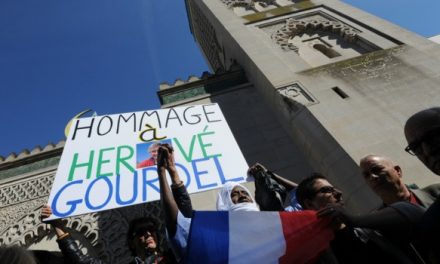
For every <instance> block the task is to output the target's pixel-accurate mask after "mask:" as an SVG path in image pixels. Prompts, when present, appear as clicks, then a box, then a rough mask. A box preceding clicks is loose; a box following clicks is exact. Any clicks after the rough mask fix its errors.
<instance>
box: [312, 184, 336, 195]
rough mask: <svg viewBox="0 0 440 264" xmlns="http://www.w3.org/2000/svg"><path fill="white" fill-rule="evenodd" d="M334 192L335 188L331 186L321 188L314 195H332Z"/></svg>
mask: <svg viewBox="0 0 440 264" xmlns="http://www.w3.org/2000/svg"><path fill="white" fill-rule="evenodd" d="M336 191H337V190H336V188H335V187H333V186H324V187H321V188H320V189H319V190H317V191H316V192H315V195H317V194H318V193H334V192H336Z"/></svg>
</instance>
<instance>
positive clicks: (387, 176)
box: [360, 155, 410, 204]
mask: <svg viewBox="0 0 440 264" xmlns="http://www.w3.org/2000/svg"><path fill="white" fill-rule="evenodd" d="M360 168H361V171H362V176H363V177H364V179H365V181H366V182H367V184H368V186H370V188H371V190H373V191H374V192H375V193H376V194H377V195H378V196H379V197H380V198H381V199H382V200H383V202H384V203H386V204H391V203H394V202H398V201H403V200H406V199H408V198H409V196H410V193H409V190H408V188H406V186H405V184H404V183H403V181H402V169H401V168H400V166H399V165H397V164H394V162H393V161H392V160H391V159H390V158H387V157H383V156H378V155H367V156H365V157H363V158H362V159H361V161H360Z"/></svg>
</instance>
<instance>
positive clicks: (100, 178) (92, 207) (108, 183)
mask: <svg viewBox="0 0 440 264" xmlns="http://www.w3.org/2000/svg"><path fill="white" fill-rule="evenodd" d="M100 180H104V181H105V182H106V183H107V186H108V195H107V199H106V200H105V202H104V203H103V204H101V205H97V206H94V205H92V204H91V203H90V200H89V197H90V191H91V190H92V188H93V186H95V183H97V182H98V181H100ZM112 194H113V185H112V182H111V181H110V180H109V178H108V177H99V178H96V179H94V180H93V181H92V182H91V183H90V184H89V186H88V187H87V191H86V197H85V202H86V206H87V208H89V209H92V210H98V209H101V208H103V207H104V206H106V205H107V204H108V202H109V201H110V199H111V198H112Z"/></svg>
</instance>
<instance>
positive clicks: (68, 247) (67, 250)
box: [41, 205, 105, 264]
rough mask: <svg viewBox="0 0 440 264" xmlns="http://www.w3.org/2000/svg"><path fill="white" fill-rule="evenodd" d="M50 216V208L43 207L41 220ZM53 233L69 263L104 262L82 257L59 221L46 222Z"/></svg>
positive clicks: (102, 263) (88, 263)
mask: <svg viewBox="0 0 440 264" xmlns="http://www.w3.org/2000/svg"><path fill="white" fill-rule="evenodd" d="M51 214H52V209H51V208H50V206H48V205H45V206H43V208H42V209H41V219H42V220H44V219H46V218H48V217H50V215H51ZM47 223H48V224H50V225H51V226H52V227H53V229H54V230H55V233H56V235H57V238H58V239H57V243H58V246H59V248H60V250H61V252H62V254H63V256H64V257H65V258H66V259H67V260H69V263H73V264H104V263H105V262H103V261H101V260H99V259H95V258H93V257H90V256H87V255H84V253H82V251H81V250H80V249H79V247H78V245H77V244H76V242H75V241H74V240H73V238H72V237H71V236H70V234H69V233H68V232H67V231H66V230H65V227H64V224H63V222H62V221H61V219H56V220H52V221H48V222H47Z"/></svg>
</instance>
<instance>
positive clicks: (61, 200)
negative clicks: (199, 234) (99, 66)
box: [49, 104, 248, 219]
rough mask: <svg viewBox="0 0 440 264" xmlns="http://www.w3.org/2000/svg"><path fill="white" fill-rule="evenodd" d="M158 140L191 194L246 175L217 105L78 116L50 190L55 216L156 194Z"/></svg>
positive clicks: (119, 204)
mask: <svg viewBox="0 0 440 264" xmlns="http://www.w3.org/2000/svg"><path fill="white" fill-rule="evenodd" d="M157 143H159V144H160V143H168V144H171V145H172V146H173V148H174V153H175V154H174V155H175V160H176V167H177V170H178V173H179V175H180V177H181V179H182V180H183V182H184V183H185V186H186V187H187V189H188V192H189V193H194V192H200V191H205V190H210V189H214V188H218V187H220V186H222V185H223V184H224V183H225V182H227V181H237V182H243V181H245V180H246V178H247V176H246V171H247V168H248V166H247V164H246V161H245V159H244V157H243V155H242V153H241V151H240V149H239V148H238V145H237V143H236V141H235V139H234V137H233V135H232V133H231V131H230V129H229V127H228V125H227V123H226V120H225V118H224V116H223V114H222V113H221V110H220V107H219V106H218V105H217V104H207V105H194V106H184V107H175V108H168V109H160V110H149V111H145V112H135V113H125V114H116V115H105V116H95V117H89V118H80V119H75V120H74V121H73V122H72V124H71V127H70V131H69V135H68V137H67V140H66V144H65V147H64V151H63V154H62V156H61V161H60V164H59V166H58V170H57V173H56V175H55V180H54V184H53V186H52V191H51V193H50V196H49V205H50V206H51V207H52V211H53V216H52V217H51V218H50V219H55V218H62V217H68V216H73V215H79V214H84V213H90V212H97V211H102V210H108V209H112V208H118V207H123V206H129V205H134V204H139V203H145V202H150V201H155V200H158V199H159V198H160V189H159V179H158V175H157V168H156V165H155V158H156V156H157V148H158V146H157Z"/></svg>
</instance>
